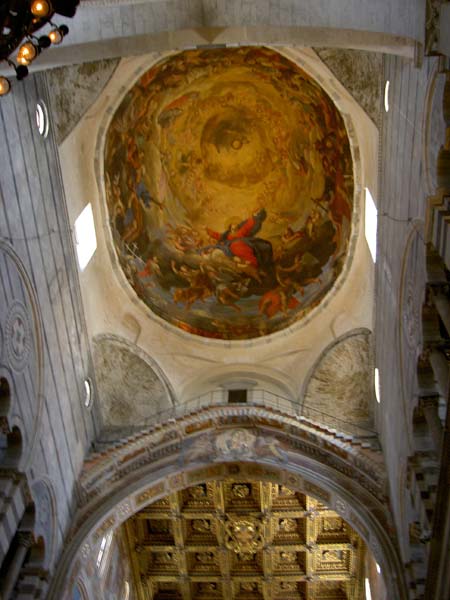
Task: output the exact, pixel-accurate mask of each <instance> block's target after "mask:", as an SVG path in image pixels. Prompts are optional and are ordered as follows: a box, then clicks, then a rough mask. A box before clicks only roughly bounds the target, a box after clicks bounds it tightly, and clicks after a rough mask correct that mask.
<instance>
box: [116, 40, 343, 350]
mask: <svg viewBox="0 0 450 600" xmlns="http://www.w3.org/2000/svg"><path fill="white" fill-rule="evenodd" d="M105 181H106V199H107V204H108V209H109V216H110V224H111V229H112V235H113V241H114V245H115V248H116V252H117V255H118V258H119V262H120V264H121V266H122V269H123V271H124V273H125V275H126V277H127V279H128V281H129V282H130V284H131V285H132V287H133V288H134V290H135V291H136V293H137V294H138V295H139V297H140V298H141V299H142V300H143V301H144V302H145V303H146V304H147V306H148V307H149V308H150V309H151V310H152V311H153V312H154V313H156V314H157V315H159V316H160V317H162V318H163V319H165V320H167V321H168V322H170V323H172V324H173V325H175V326H178V327H179V328H181V329H183V330H185V331H187V332H190V333H194V334H197V335H202V336H206V337H213V338H222V339H248V338H252V337H259V336H262V335H267V334H270V333H273V332H276V331H279V330H281V329H283V328H285V327H287V326H289V325H291V324H292V323H295V322H296V321H298V320H299V319H301V318H302V317H303V316H304V315H306V314H307V313H308V312H309V311H310V310H311V309H312V308H313V307H314V306H317V305H318V304H319V303H320V301H321V300H322V298H323V297H324V296H325V294H326V293H327V292H328V291H329V290H330V289H331V288H332V286H333V285H334V282H335V281H336V278H337V276H338V275H339V273H340V272H341V270H342V267H343V263H344V260H345V256H346V253H347V249H348V242H349V237H350V233H351V219H352V211H353V172H352V160H351V153H350V147H349V142H348V137H347V133H346V130H345V126H344V123H343V120H342V118H341V116H340V114H339V112H338V110H337V109H336V107H335V106H334V104H333V102H332V101H331V99H330V98H329V97H328V96H327V94H326V93H325V92H324V91H323V90H322V89H321V88H320V86H319V85H318V84H317V83H316V82H315V81H314V80H313V79H312V78H311V77H309V76H308V75H307V74H306V73H305V72H304V71H302V69H300V68H299V67H298V66H297V65H296V64H294V63H293V62H291V61H289V60H288V59H286V58H285V57H283V56H282V55H280V54H278V53H277V52H275V51H273V50H270V49H268V48H257V49H256V48H244V47H243V48H235V49H216V50H191V51H186V52H182V53H180V54H177V55H174V56H171V57H169V58H168V59H166V60H164V61H162V62H161V63H159V64H157V65H155V66H154V67H153V68H152V69H150V71H148V72H147V73H145V74H144V75H143V76H142V77H141V78H140V80H139V81H138V82H137V83H136V84H135V85H134V87H132V88H131V90H130V91H129V92H128V93H127V94H126V95H125V97H124V99H123V101H122V104H121V105H120V106H119V108H118V110H117V111H116V113H115V115H114V117H113V119H112V121H111V124H110V126H109V129H108V134H107V139H106V146H105Z"/></svg>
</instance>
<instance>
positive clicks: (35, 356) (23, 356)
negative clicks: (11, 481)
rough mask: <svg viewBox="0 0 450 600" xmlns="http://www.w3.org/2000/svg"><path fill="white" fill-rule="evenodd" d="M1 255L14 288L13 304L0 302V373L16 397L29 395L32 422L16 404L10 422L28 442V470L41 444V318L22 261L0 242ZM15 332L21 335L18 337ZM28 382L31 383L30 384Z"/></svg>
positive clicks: (26, 450) (7, 246)
mask: <svg viewBox="0 0 450 600" xmlns="http://www.w3.org/2000/svg"><path fill="white" fill-rule="evenodd" d="M0 254H1V255H2V256H3V257H4V261H5V266H6V269H7V271H8V273H9V277H10V280H11V285H12V286H13V287H14V289H15V297H14V299H13V300H12V301H11V300H10V299H5V301H4V302H2V303H0V341H2V340H4V344H2V348H1V351H0V373H1V372H6V373H10V374H11V377H8V375H6V378H7V379H8V381H9V382H11V381H14V394H13V396H14V398H15V399H17V397H18V396H19V395H21V394H22V393H23V394H24V395H25V394H29V396H30V397H29V402H30V405H31V406H32V414H31V416H30V422H28V420H27V419H26V418H25V416H23V417H21V416H20V414H21V413H20V410H21V409H20V403H19V402H17V401H14V402H13V403H12V406H11V411H13V413H14V416H13V415H11V413H10V422H11V423H12V424H15V425H17V426H19V427H20V428H21V431H22V434H23V436H24V440H25V442H26V443H25V444H24V453H23V457H22V465H23V469H25V468H26V467H27V466H28V464H29V462H30V460H31V459H32V456H33V450H34V446H35V444H36V443H37V441H38V435H39V431H40V425H41V418H42V410H43V385H44V378H43V369H44V350H43V336H42V318H41V313H40V308H39V302H38V299H37V296H36V291H35V289H34V286H33V283H32V281H31V279H30V277H29V275H28V272H27V269H26V268H25V266H24V264H23V262H22V260H21V259H20V257H19V256H18V254H17V253H16V252H15V250H14V249H13V248H12V246H11V245H10V244H8V243H7V242H6V241H5V240H1V239H0ZM12 332H16V333H17V332H18V334H19V337H18V338H17V336H15V335H13V334H12ZM16 338H17V339H16ZM3 346H4V348H3ZM26 381H28V382H31V385H28V384H27V383H26ZM10 385H11V384H10ZM14 398H13V399H14ZM25 435H26V438H25Z"/></svg>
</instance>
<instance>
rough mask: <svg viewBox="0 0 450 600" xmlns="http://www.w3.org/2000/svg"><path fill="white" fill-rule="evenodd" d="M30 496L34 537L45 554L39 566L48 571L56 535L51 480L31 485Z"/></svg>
mask: <svg viewBox="0 0 450 600" xmlns="http://www.w3.org/2000/svg"><path fill="white" fill-rule="evenodd" d="M31 495H32V497H33V499H34V505H35V507H36V518H35V526H34V535H35V537H36V538H38V539H41V540H42V543H43V546H44V549H45V553H44V555H43V556H42V557H41V565H42V567H43V568H45V569H49V568H50V565H52V564H53V559H54V552H55V545H56V535H57V522H58V521H57V513H56V510H57V504H56V498H55V492H54V489H53V485H52V482H51V480H50V479H49V478H48V477H42V478H41V479H39V480H37V481H34V482H33V483H32V484H31Z"/></svg>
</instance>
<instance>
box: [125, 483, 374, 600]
mask: <svg viewBox="0 0 450 600" xmlns="http://www.w3.org/2000/svg"><path fill="white" fill-rule="evenodd" d="M124 527H125V529H126V537H127V540H128V546H129V552H130V556H131V562H132V566H133V572H134V577H135V583H136V586H137V589H138V594H139V598H140V600H178V599H179V600H213V599H217V600H219V599H223V598H226V599H227V600H231V599H239V600H257V599H261V600H263V599H264V600H278V599H280V600H281V599H283V600H300V599H302V600H359V599H361V598H362V597H363V571H364V566H363V565H364V558H365V551H366V550H365V545H364V542H363V541H362V539H361V538H360V537H359V536H358V535H357V534H356V533H355V531H353V530H352V529H351V527H350V526H349V525H348V524H347V523H346V522H345V521H344V520H343V519H342V518H341V517H339V516H338V514H337V513H335V512H334V511H332V510H329V509H328V508H327V507H326V506H325V505H323V504H321V503H320V502H318V501H317V500H314V499H313V498H311V497H309V496H306V495H304V494H302V493H299V492H294V491H293V490H291V489H289V488H288V487H286V486H283V485H278V484H272V483H268V482H260V481H250V480H245V481H244V480H242V481H241V480H234V481H233V480H228V481H222V482H218V481H209V482H207V483H203V484H199V485H195V486H192V487H190V488H188V489H185V490H183V491H181V492H176V493H172V494H170V495H169V496H168V497H166V498H164V499H162V500H159V501H157V502H155V503H153V504H151V505H149V506H147V507H146V508H144V509H142V510H141V511H140V512H138V513H137V514H136V515H134V516H133V517H132V518H131V519H129V520H128V521H127V522H126V523H125V525H124Z"/></svg>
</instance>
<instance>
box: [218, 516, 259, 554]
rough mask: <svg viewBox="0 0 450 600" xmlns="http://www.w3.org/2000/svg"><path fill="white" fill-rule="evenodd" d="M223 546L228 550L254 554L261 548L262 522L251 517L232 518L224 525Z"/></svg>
mask: <svg viewBox="0 0 450 600" xmlns="http://www.w3.org/2000/svg"><path fill="white" fill-rule="evenodd" d="M225 531H226V540H225V545H226V547H227V548H228V549H229V550H232V551H233V552H236V554H239V553H241V552H252V553H253V552H256V551H257V550H260V549H261V548H262V547H263V536H262V522H261V521H260V520H259V519H255V518H253V517H246V518H245V519H241V518H232V519H230V520H229V521H228V522H227V523H226V524H225Z"/></svg>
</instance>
